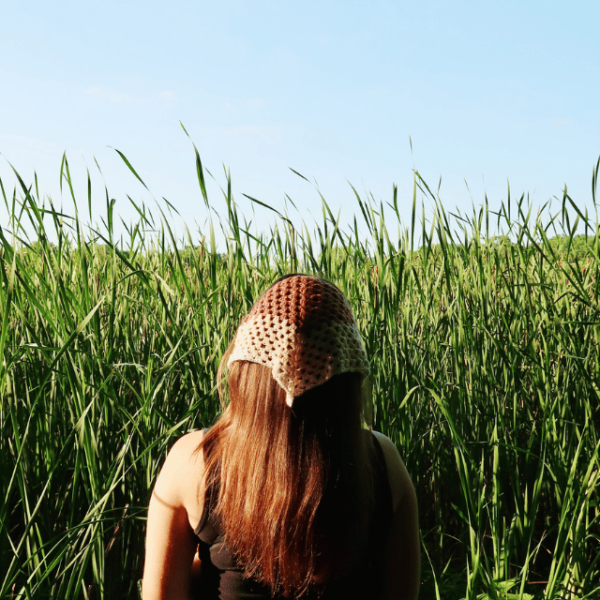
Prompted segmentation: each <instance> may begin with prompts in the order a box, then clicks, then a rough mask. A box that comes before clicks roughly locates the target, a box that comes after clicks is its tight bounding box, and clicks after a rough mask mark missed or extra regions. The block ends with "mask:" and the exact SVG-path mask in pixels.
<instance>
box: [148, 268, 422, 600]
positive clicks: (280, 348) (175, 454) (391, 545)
mask: <svg viewBox="0 0 600 600" xmlns="http://www.w3.org/2000/svg"><path fill="white" fill-rule="evenodd" d="M368 373H369V363H368V359H367V357H366V354H365V351H364V348H363V346H362V342H361V341H360V336H359V334H358V330H357V328H356V323H355V321H354V317H353V315H352V312H351V311H350V308H349V306H348V303H347V301H346V299H345V298H344V297H343V295H342V294H341V292H340V291H339V290H338V289H337V288H336V287H335V286H333V285H332V284H331V283H329V282H326V281H324V280H320V279H316V278H314V277H308V276H298V275H294V276H291V277H288V278H284V279H283V280H280V281H278V282H276V283H275V284H274V285H273V286H272V287H271V288H269V289H268V290H267V291H266V292H265V294H263V296H261V298H260V299H259V300H258V301H257V303H256V304H255V305H254V307H253V308H252V310H251V311H250V313H249V314H248V315H247V317H246V318H245V319H244V321H243V322H242V324H241V325H240V327H239V328H238V330H237V332H236V336H235V338H234V340H233V342H232V344H231V345H230V348H229V349H228V351H227V353H226V355H225V357H224V358H223V360H222V362H221V368H220V369H219V376H218V379H219V388H220V391H221V395H222V398H223V399H225V397H227V399H228V401H227V402H226V403H225V408H224V411H223V413H222V415H221V417H220V418H219V419H218V420H217V422H216V423H215V424H214V425H213V427H211V429H210V431H209V432H207V433H206V435H204V434H203V433H202V432H196V433H193V434H190V435H188V436H184V438H182V439H181V440H179V441H178V442H177V443H176V444H175V446H174V448H173V450H172V451H171V453H170V454H169V457H168V458H167V461H166V463H165V466H164V467H163V471H162V472H161V475H160V477H159V479H158V481H157V484H156V487H155V491H154V494H153V497H152V500H151V503H150V511H149V517H148V537H147V557H146V565H145V571H144V598H145V599H146V598H150V597H157V598H170V597H173V598H175V597H189V593H190V589H191V588H190V583H191V581H192V579H194V577H193V573H192V571H194V572H195V571H196V570H198V567H199V571H200V576H199V578H198V579H199V582H200V584H199V585H200V587H198V588H197V589H198V590H199V591H200V593H201V595H200V596H199V597H203V598H204V597H206V598H217V597H219V598H229V599H231V600H239V599H242V598H255V599H259V598H300V597H302V598H312V597H315V598H316V597H322V598H328V597H329V598H341V597H344V598H352V597H356V598H358V597H361V598H364V597H368V598H377V597H380V596H382V597H391V598H392V597H393V598H401V597H406V598H414V597H416V593H417V589H418V570H419V557H418V548H419V540H418V528H417V515H416V501H415V497H414V488H413V487H412V484H411V483H410V478H409V477H408V474H407V473H406V469H405V468H404V465H403V464H402V461H401V459H400V457H399V455H398V453H397V451H396V450H395V448H394V446H393V444H392V443H391V442H390V441H389V440H388V439H387V438H385V436H380V434H379V440H378V441H376V440H375V438H374V436H373V435H372V434H370V433H369V432H367V431H365V430H364V429H363V426H362V423H363V418H364V413H363V410H364V408H365V399H366V394H365V391H366V387H365V386H364V382H365V377H366V375H367V374H368ZM223 384H226V387H227V390H228V393H226V394H225V393H223V388H224V385H223ZM194 444H195V445H194ZM390 488H391V490H390ZM390 497H391V499H390ZM198 546H199V553H198V554H197V555H196V558H195V559H194V558H193V557H194V554H195V552H196V549H197V548H198ZM192 560H193V563H194V569H191V568H190V565H191V561H192ZM397 573H400V575H398V574H397ZM147 590H148V591H147ZM380 590H381V591H382V595H381V594H380V593H379V592H380ZM152 594H154V595H152Z"/></svg>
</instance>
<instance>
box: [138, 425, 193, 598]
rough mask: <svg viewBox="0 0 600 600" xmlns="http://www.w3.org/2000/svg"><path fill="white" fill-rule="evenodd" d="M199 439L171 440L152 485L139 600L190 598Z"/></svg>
mask: <svg viewBox="0 0 600 600" xmlns="http://www.w3.org/2000/svg"><path fill="white" fill-rule="evenodd" d="M203 436H204V433H203V432H202V431H194V432H192V433H189V434H187V435H184V436H183V437H181V438H180V439H179V440H177V442H175V444H174V445H173V447H172V448H171V451H170V452H169V454H168V456H167V460H166V461H165V464H164V465H163V468H162V469H161V472H160V474H159V476H158V479H157V481H156V485H155V486H154V490H153V492H152V497H151V499H150V505H149V507H148V523H147V530H146V557H145V561H144V577H143V581H142V596H143V598H144V600H165V599H169V598H189V596H190V588H191V582H192V565H193V564H194V556H195V554H196V549H197V546H198V540H197V538H196V537H195V535H194V527H195V526H196V525H197V524H198V521H199V519H200V515H199V511H201V510H202V507H199V506H198V497H197V490H198V483H199V481H200V478H201V477H202V460H201V455H200V454H199V453H197V452H195V450H196V448H197V447H198V444H199V443H200V442H201V441H202V439H203Z"/></svg>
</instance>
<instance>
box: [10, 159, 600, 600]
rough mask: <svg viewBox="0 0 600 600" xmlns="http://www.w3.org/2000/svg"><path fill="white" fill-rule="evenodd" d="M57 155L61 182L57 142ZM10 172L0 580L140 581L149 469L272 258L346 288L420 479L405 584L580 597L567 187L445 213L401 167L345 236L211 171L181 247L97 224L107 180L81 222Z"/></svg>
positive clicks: (598, 329)
mask: <svg viewBox="0 0 600 600" xmlns="http://www.w3.org/2000/svg"><path fill="white" fill-rule="evenodd" d="M123 158H124V157H123ZM126 164H127V165H128V166H130V165H129V163H128V162H127V161H126ZM598 165H600V161H599V163H598ZM598 165H596V168H595V170H594V179H593V182H592V191H593V194H594V205H595V187H596V181H597V174H598ZM197 167H198V176H199V183H200V188H201V193H202V195H203V197H204V200H205V202H206V204H207V206H208V205H209V199H208V198H207V195H206V187H205V184H204V170H203V168H202V165H201V163H200V159H199V157H198V156H197ZM130 168H131V169H132V167H131V166H130ZM132 170H133V169H132ZM134 174H135V172H134ZM136 176H137V174H136ZM61 179H62V180H63V182H64V184H65V189H67V186H68V187H69V188H71V190H72V186H71V179H70V175H69V170H68V163H67V162H66V159H65V160H64V161H63V167H62V172H61ZM20 183H21V189H20V190H19V192H18V193H14V194H13V195H10V194H7V193H6V191H5V188H4V186H3V187H2V194H3V196H4V202H5V204H6V207H7V210H8V212H9V221H10V222H9V227H8V228H6V229H2V231H1V233H0V237H1V241H2V245H1V247H0V281H1V283H0V318H1V319H2V332H1V335H0V356H2V362H1V363H0V432H1V439H0V444H1V456H2V461H1V463H0V493H1V495H2V501H1V503H0V565H1V568H0V598H46V597H48V598H50V597H52V598H95V599H97V598H111V599H113V598H120V597H123V598H136V597H137V595H138V589H137V587H138V580H139V578H140V576H141V568H142V563H143V543H144V519H145V510H146V506H147V503H148V499H149V494H150V490H151V486H152V483H153V481H154V479H155V477H156V475H157V472H158V469H159V468H160V465H161V463H162V461H163V460H164V458H165V455H166V452H167V450H168V448H169V447H170V445H171V444H172V443H173V441H174V440H175V439H176V438H177V437H178V436H180V435H181V434H183V433H185V432H186V431H188V430H191V429H195V428H198V427H202V426H207V425H210V423H211V422H212V421H213V420H214V418H215V416H216V415H217V413H218V401H217V399H216V394H215V373H216V369H217V366H218V363H219V359H220V356H221V354H222V352H223V351H224V349H225V347H226V346H227V344H228V342H229V340H230V339H231V336H232V333H233V331H234V330H235V327H236V326H237V324H238V322H239V320H240V317H241V316H242V315H243V314H244V313H245V312H246V311H247V310H248V309H249V308H250V306H251V305H252V303H253V301H254V300H255V299H256V298H257V296H258V295H259V294H260V293H261V292H262V291H263V290H264V289H265V287H266V286H267V285H269V284H270V282H272V281H273V280H274V279H275V278H277V277H278V276H280V275H282V274H284V273H287V272H290V271H301V272H308V273H315V274H319V275H321V276H324V277H326V278H328V279H330V280H331V281H333V282H334V283H336V284H337V285H338V286H339V287H340V288H341V289H342V290H343V292H344V293H345V294H346V296H347V297H348V298H349V299H350V302H351V303H352V306H353V309H354V311H355V314H356V316H357V320H358V323H359V327H360V329H361V331H362V334H363V339H364V341H365V344H366V348H367V352H368V354H369V356H370V357H371V358H372V372H373V392H374V393H373V397H374V427H375V428H376V429H379V430H381V431H383V432H384V433H386V434H387V435H389V436H390V437H391V438H392V439H393V440H394V441H395V442H396V444H397V445H398V447H399V449H400V451H401V454H402V455H403V457H404V458H405V462H406V464H407V467H408V470H409V472H410V473H411V475H412V477H413V480H414V483H415V485H416V488H417V492H418V496H419V505H420V519H421V528H422V537H423V571H424V572H423V579H424V581H423V588H422V594H421V597H422V598H437V599H440V598H443V599H444V600H453V599H457V600H458V599H460V598H465V597H467V598H469V599H475V598H479V599H483V598H491V599H496V598H498V599H500V598H511V599H516V598H525V599H529V598H532V597H534V598H548V599H551V598H575V597H577V598H594V597H598V594H600V526H599V519H600V512H599V511H600V508H599V504H598V502H599V497H600V496H599V493H598V481H599V478H600V468H599V451H600V439H599V438H600V402H599V396H600V350H599V343H600V326H599V325H600V312H599V311H600V309H599V304H598V303H599V293H598V292H599V287H600V279H599V273H600V231H599V228H598V222H597V220H595V221H592V220H591V219H590V218H589V217H588V215H587V213H583V212H582V211H581V210H580V209H579V208H578V207H577V205H576V204H575V203H574V202H573V201H572V200H571V199H570V198H569V197H568V195H566V193H565V195H564V196H563V198H562V203H561V206H560V208H559V210H558V212H557V213H555V214H552V213H550V207H549V206H545V207H542V209H541V210H540V211H538V212H537V215H536V216H534V215H533V213H532V210H531V209H530V208H529V207H528V205H527V200H526V199H525V198H524V197H521V198H519V199H518V200H515V199H510V197H509V198H507V200H506V201H505V202H504V204H503V205H502V206H501V208H500V210H499V211H498V212H497V213H492V212H491V211H490V210H489V208H488V206H487V203H485V204H484V205H483V206H482V207H480V208H477V209H474V210H473V214H472V215H470V216H465V215H461V214H457V215H451V214H450V213H448V212H447V211H445V210H444V209H443V208H442V206H441V203H440V202H439V199H438V198H437V197H436V196H435V195H434V194H431V193H430V191H429V188H427V186H426V185H425V183H424V182H423V181H422V180H421V179H420V177H419V176H418V174H417V175H416V176H415V187H414V194H413V198H412V199H410V200H409V202H408V203H407V204H408V209H407V210H404V209H403V208H401V204H402V203H403V201H402V200H401V199H399V198H398V195H397V191H396V189H394V194H393V197H392V199H391V202H390V203H389V204H385V205H384V204H379V205H376V204H375V203H374V202H373V201H372V200H365V199H362V198H361V197H360V196H359V195H358V194H356V200H357V215H358V217H357V219H360V221H361V222H362V223H363V225H362V227H366V232H367V233H366V237H365V236H361V235H360V234H359V230H358V225H357V222H358V220H357V219H355V221H354V226H353V227H352V228H350V229H349V230H348V231H343V230H342V229H341V228H340V226H339V222H338V219H336V218H335V217H334V215H333V214H332V213H331V211H330V209H329V207H328V205H327V204H326V203H325V201H323V218H322V221H321V222H320V223H315V224H307V223H302V222H301V223H293V222H292V221H291V220H290V219H289V218H288V216H286V215H279V216H278V220H277V224H276V225H275V226H273V227H272V228H271V230H270V231H268V232H260V231H253V232H250V226H249V224H248V223H247V222H245V220H244V218H243V216H242V215H240V214H239V213H238V211H237V208H236V205H235V203H234V200H233V198H232V196H231V184H230V180H229V178H227V186H226V189H225V191H224V198H225V204H224V205H225V206H226V208H227V217H226V218H224V219H223V220H221V221H220V222H219V226H220V227H222V228H223V230H224V231H225V233H226V237H227V242H226V243H227V246H226V248H221V249H220V250H221V252H220V253H218V252H217V249H216V246H215V242H214V233H213V230H212V226H211V227H209V228H207V231H205V232H202V234H204V235H205V236H206V238H207V239H208V240H209V241H208V242H207V241H205V238H202V241H201V242H200V243H197V244H194V243H193V242H194V238H193V235H195V233H196V232H188V238H187V246H186V247H185V248H182V247H181V244H176V243H175V242H176V240H175V238H174V235H173V233H172V230H171V228H170V225H169V221H168V220H167V219H166V218H165V217H164V215H163V216H162V218H161V221H160V223H155V222H154V221H153V218H152V216H151V215H150V212H149V211H147V210H146V208H145V207H143V206H139V207H138V209H139V215H140V219H139V222H138V223H136V224H134V225H133V226H131V228H129V229H128V237H127V238H126V239H121V238H120V239H118V240H117V239H115V235H114V225H113V203H112V202H111V201H108V198H109V195H108V192H107V194H106V198H107V213H106V216H105V224H104V227H103V229H102V231H98V230H94V229H93V228H92V227H90V226H89V225H87V224H86V223H85V222H84V221H83V220H82V219H81V217H80V216H79V214H78V212H77V211H75V212H74V214H73V215H65V214H61V213H60V212H59V211H58V210H56V209H55V207H54V206H53V204H52V202H51V201H50V200H46V201H45V202H43V201H42V200H41V199H40V196H39V194H38V192H37V181H36V185H35V186H34V187H33V189H32V188H30V187H29V186H28V185H26V184H25V182H23V181H22V180H20ZM34 190H35V193H34ZM419 190H420V192H422V193H424V194H425V195H428V196H430V197H431V199H432V202H433V203H434V205H435V206H436V210H435V217H434V219H433V220H432V222H430V223H426V222H425V219H424V218H423V217H421V218H420V217H419V214H418V213H419V212H420V210H418V205H417V196H418V194H419V193H420V192H419ZM74 199H75V198H74ZM88 201H91V200H89V199H88ZM82 203H85V200H83V201H81V202H80V206H81V204H82ZM257 210H266V208H265V207H264V206H262V207H261V206H258V205H257ZM573 216H575V219H573ZM25 223H28V227H29V230H31V229H33V231H34V232H35V233H34V235H33V236H29V237H28V236H27V234H26V229H25ZM150 225H151V226H152V227H153V228H154V229H156V230H158V234H157V235H155V236H153V237H149V236H148V234H143V230H144V228H146V227H148V226H150ZM578 227H579V230H580V231H581V230H583V231H584V234H583V237H579V236H576V235H575V232H576V230H577V229H578ZM311 228H312V229H311ZM29 239H32V240H33V241H31V242H30V241H29ZM50 239H52V240H54V243H51V242H50V241H49V240H50Z"/></svg>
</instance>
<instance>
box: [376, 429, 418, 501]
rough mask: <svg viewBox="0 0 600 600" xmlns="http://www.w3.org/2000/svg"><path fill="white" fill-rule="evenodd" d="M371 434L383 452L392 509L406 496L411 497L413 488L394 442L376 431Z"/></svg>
mask: <svg viewBox="0 0 600 600" xmlns="http://www.w3.org/2000/svg"><path fill="white" fill-rule="evenodd" d="M373 433H374V434H375V437H376V438H377V441H378V442H379V444H380V445H381V449H382V450H383V455H384V457H385V463H386V466H387V472H388V479H389V482H390V487H391V489H392V501H393V504H394V508H396V507H397V506H398V504H399V503H400V501H401V500H402V499H403V498H404V497H405V496H406V495H407V494H411V495H412V494H414V493H415V491H414V486H413V484H412V481H411V479H410V475H409V474H408V471H407V470H406V467H405V466H404V462H403V460H402V457H401V456H400V453H399V452H398V449H397V448H396V445H395V444H394V442H392V440H390V438H389V437H387V436H386V435H384V434H383V433H379V432H378V431H374V432H373Z"/></svg>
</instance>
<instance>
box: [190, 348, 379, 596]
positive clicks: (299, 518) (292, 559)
mask: <svg viewBox="0 0 600 600" xmlns="http://www.w3.org/2000/svg"><path fill="white" fill-rule="evenodd" d="M227 354H228V353H227ZM227 354H226V355H225V357H224V359H223V361H222V363H221V365H222V367H223V365H224V364H226V361H227ZM223 370H224V369H223V368H221V369H219V383H220V384H222V383H223V380H224V375H223ZM227 383H228V393H229V404H228V405H227V406H226V407H225V409H224V411H223V414H222V415H221V417H220V419H219V420H218V421H217V423H216V424H215V425H214V426H213V427H212V428H211V429H210V431H209V432H208V433H207V435H206V436H205V438H204V440H203V442H202V444H201V446H200V448H199V449H201V450H202V451H203V452H204V460H205V478H204V483H203V488H204V489H208V487H209V486H215V487H214V488H213V489H218V496H217V497H216V502H215V506H214V510H215V513H216V516H217V518H218V519H219V522H220V525H221V530H222V533H223V535H224V538H225V543H226V544H227V546H228V547H229V548H230V550H231V551H232V552H233V554H234V556H235V557H236V559H237V560H238V562H239V564H240V565H241V566H242V567H243V568H244V571H245V574H246V576H248V577H252V578H254V579H256V580H258V581H261V582H263V583H265V584H267V585H268V586H269V587H270V588H271V590H272V591H273V592H274V593H276V594H281V595H283V596H296V597H299V596H302V595H303V594H305V593H306V592H308V591H311V590H322V589H323V588H324V587H325V586H326V584H327V583H328V582H329V581H332V580H335V579H338V578H340V577H343V576H344V575H345V574H347V573H348V572H349V571H350V569H351V568H352V567H353V566H355V565H356V564H357V563H358V562H359V561H360V560H361V559H362V557H363V555H364V552H365V551H366V546H367V543H368V529H369V520H370V515H371V513H372V507H373V496H374V492H373V478H372V472H371V468H370V465H371V464H372V456H371V452H372V450H373V447H372V440H371V438H372V436H368V435H365V434H366V432H365V431H364V430H363V427H362V417H363V404H364V399H365V395H364V392H363V378H362V376H361V375H359V374H357V373H343V374H340V375H337V376H335V377H333V378H331V379H330V380H329V381H327V382H326V383H324V384H323V385H320V386H318V387H315V388H314V389H312V390H309V391H308V392H306V393H305V394H303V395H302V396H300V397H298V398H297V399H296V400H295V401H294V405H293V408H290V407H289V406H287V405H286V402H285V392H284V390H283V389H282V388H281V387H280V386H279V385H278V384H277V382H276V381H275V380H274V379H273V377H272V376H271V371H270V369H269V368H268V367H265V366H263V365H259V364H255V363H251V362H246V361H237V362H233V363H232V364H231V366H230V368H229V373H228V375H227ZM202 495H203V492H201V496H202Z"/></svg>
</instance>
